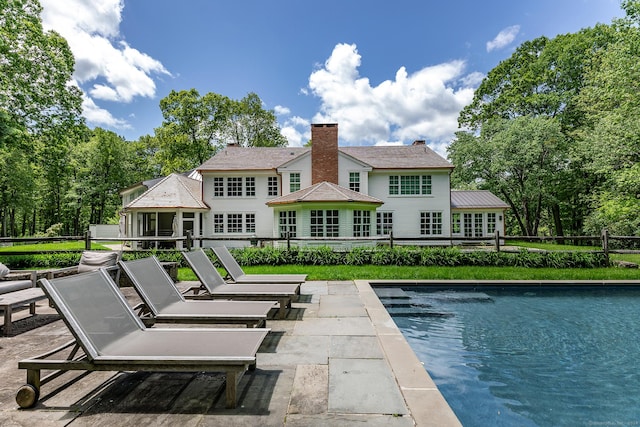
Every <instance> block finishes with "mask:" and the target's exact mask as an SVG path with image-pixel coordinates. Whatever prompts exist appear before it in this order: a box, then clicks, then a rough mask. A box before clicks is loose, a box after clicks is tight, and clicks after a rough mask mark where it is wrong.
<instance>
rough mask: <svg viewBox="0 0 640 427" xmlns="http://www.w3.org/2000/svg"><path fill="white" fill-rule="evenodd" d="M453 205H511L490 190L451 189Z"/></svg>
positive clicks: (457, 207) (496, 207) (492, 206)
mask: <svg viewBox="0 0 640 427" xmlns="http://www.w3.org/2000/svg"><path fill="white" fill-rule="evenodd" d="M451 207H452V208H454V209H479V208H494V209H508V208H509V207H510V206H509V205H508V204H507V203H505V202H503V201H502V199H500V198H499V197H498V196H496V195H495V194H493V193H492V192H491V191H488V190H451Z"/></svg>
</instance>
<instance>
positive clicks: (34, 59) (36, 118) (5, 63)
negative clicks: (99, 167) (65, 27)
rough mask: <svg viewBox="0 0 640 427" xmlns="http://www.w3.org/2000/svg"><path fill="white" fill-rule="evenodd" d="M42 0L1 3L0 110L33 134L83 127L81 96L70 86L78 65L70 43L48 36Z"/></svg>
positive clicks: (55, 34)
mask: <svg viewBox="0 0 640 427" xmlns="http://www.w3.org/2000/svg"><path fill="white" fill-rule="evenodd" d="M41 12H42V8H41V6H40V4H39V2H38V1H37V0H0V79H1V84H0V109H3V110H5V111H7V112H9V114H10V115H11V119H12V120H13V121H15V122H16V123H18V124H20V125H21V126H24V127H25V128H26V129H28V130H29V132H30V133H32V134H40V133H45V132H53V131H63V130H64V129H68V128H70V127H73V126H76V125H78V124H80V123H81V122H82V118H81V116H80V113H81V104H82V96H81V93H80V89H79V88H78V87H77V86H74V85H70V84H69V82H70V81H71V75H72V73H73V67H74V64H75V61H74V58H73V54H72V53H71V50H70V49H69V46H68V45H67V42H66V40H65V39H64V38H62V37H61V36H60V35H59V34H58V33H56V32H54V31H48V32H44V31H43V29H42V20H41V18H40V13H41Z"/></svg>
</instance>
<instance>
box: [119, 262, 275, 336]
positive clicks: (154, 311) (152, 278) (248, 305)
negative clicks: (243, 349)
mask: <svg viewBox="0 0 640 427" xmlns="http://www.w3.org/2000/svg"><path fill="white" fill-rule="evenodd" d="M119 264H120V268H121V269H122V270H123V271H124V273H125V274H126V275H127V276H128V277H129V279H130V280H131V282H132V283H133V286H134V288H135V289H136V291H137V292H138V295H140V298H141V299H142V301H143V302H144V304H143V305H141V306H138V307H136V308H138V309H139V310H140V312H139V314H140V315H141V317H142V320H143V321H148V322H149V323H151V322H161V323H162V322H165V323H241V324H245V325H247V326H248V327H258V326H264V325H265V324H266V320H267V314H269V311H270V310H271V309H272V308H274V307H275V305H276V301H275V300H267V301H186V300H185V298H184V297H183V296H182V295H181V294H180V291H179V290H178V288H176V286H175V284H174V283H173V280H171V277H169V275H168V274H167V272H166V271H165V269H164V268H163V267H162V265H160V262H158V260H157V258H156V257H150V258H142V259H137V260H134V261H120V263H119Z"/></svg>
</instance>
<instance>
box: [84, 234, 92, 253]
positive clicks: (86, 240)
mask: <svg viewBox="0 0 640 427" xmlns="http://www.w3.org/2000/svg"><path fill="white" fill-rule="evenodd" d="M84 248H85V249H86V250H88V251H90V250H91V231H90V230H87V231H85V233H84Z"/></svg>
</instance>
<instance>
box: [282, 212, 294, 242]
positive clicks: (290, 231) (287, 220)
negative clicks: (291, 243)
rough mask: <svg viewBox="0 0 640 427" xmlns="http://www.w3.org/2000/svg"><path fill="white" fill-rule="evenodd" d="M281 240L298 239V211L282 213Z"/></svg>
mask: <svg viewBox="0 0 640 427" xmlns="http://www.w3.org/2000/svg"><path fill="white" fill-rule="evenodd" d="M279 219H280V221H279V225H280V227H279V228H280V238H282V239H286V238H287V237H296V211H281V212H280V218H279Z"/></svg>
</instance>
